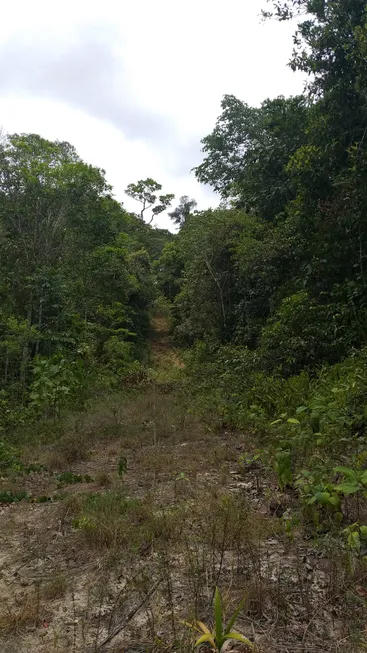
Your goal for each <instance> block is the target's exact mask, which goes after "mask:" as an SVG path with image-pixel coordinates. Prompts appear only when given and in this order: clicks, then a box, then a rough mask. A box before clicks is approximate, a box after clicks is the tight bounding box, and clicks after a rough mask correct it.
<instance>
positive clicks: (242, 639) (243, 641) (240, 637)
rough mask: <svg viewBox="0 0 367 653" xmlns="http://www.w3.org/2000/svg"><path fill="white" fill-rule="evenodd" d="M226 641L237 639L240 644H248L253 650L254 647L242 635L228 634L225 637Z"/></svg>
mask: <svg viewBox="0 0 367 653" xmlns="http://www.w3.org/2000/svg"><path fill="white" fill-rule="evenodd" d="M225 638H226V639H235V640H237V641H238V642H242V643H243V644H246V646H248V647H249V648H251V649H253V648H254V645H253V643H252V642H251V641H250V640H249V639H248V638H247V637H245V636H244V635H241V633H228V634H227V635H226V636H225Z"/></svg>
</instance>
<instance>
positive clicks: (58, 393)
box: [29, 355, 82, 418]
mask: <svg viewBox="0 0 367 653" xmlns="http://www.w3.org/2000/svg"><path fill="white" fill-rule="evenodd" d="M78 363H79V364H77V363H74V362H73V363H69V362H68V361H66V360H65V359H64V358H62V357H61V356H60V355H54V356H52V357H51V358H40V357H39V358H38V359H35V362H34V366H33V375H34V381H33V383H32V385H31V387H30V395H29V397H30V400H31V406H32V407H33V408H35V409H36V410H41V411H49V410H50V411H51V412H52V416H53V417H54V418H56V416H59V415H60V410H61V408H62V407H63V406H65V405H66V404H67V402H68V400H70V398H74V399H75V397H76V395H77V391H78V389H79V387H80V378H81V373H82V365H81V361H79V362H78Z"/></svg>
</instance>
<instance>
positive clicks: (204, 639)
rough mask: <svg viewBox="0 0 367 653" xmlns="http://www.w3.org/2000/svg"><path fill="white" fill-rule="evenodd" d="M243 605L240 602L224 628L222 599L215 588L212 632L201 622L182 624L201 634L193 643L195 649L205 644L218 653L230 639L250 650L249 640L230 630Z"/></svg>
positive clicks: (252, 646)
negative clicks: (213, 626)
mask: <svg viewBox="0 0 367 653" xmlns="http://www.w3.org/2000/svg"><path fill="white" fill-rule="evenodd" d="M243 603H244V601H243V600H242V601H241V603H240V604H239V606H238V608H237V609H236V610H235V612H234V614H233V616H232V618H231V619H230V620H229V622H228V624H227V626H225V624H224V623H223V611H222V599H221V596H220V592H219V589H218V587H216V589H215V596H214V620H215V628H214V630H213V631H211V630H210V629H209V628H208V627H207V626H206V625H205V624H203V622H202V621H195V622H194V623H192V624H189V623H186V622H184V623H185V625H186V626H189V628H193V629H194V630H196V631H198V632H199V633H202V634H201V635H200V637H199V639H198V640H197V641H196V642H195V647H197V646H200V645H201V644H204V643H207V644H209V645H210V646H211V648H212V650H213V651H216V653H220V651H221V650H222V648H223V646H224V644H225V642H226V641H228V640H230V639H234V640H237V641H238V642H242V643H243V644H246V646H248V647H249V648H250V649H251V650H252V649H253V648H254V645H253V644H252V642H250V640H249V639H248V638H247V637H245V636H244V635H241V633H237V632H234V631H233V630H232V628H233V627H234V625H235V623H236V620H237V618H238V615H239V613H240V611H241V609H242V607H243Z"/></svg>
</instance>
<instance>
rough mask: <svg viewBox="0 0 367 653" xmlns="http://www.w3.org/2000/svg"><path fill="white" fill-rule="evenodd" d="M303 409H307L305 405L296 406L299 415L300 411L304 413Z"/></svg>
mask: <svg viewBox="0 0 367 653" xmlns="http://www.w3.org/2000/svg"><path fill="white" fill-rule="evenodd" d="M305 410H308V408H307V406H298V408H296V413H297V415H299V414H300V413H304V412H305Z"/></svg>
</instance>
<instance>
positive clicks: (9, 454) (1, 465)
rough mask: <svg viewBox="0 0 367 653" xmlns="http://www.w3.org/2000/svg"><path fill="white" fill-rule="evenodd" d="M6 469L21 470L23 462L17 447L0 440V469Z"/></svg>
mask: <svg viewBox="0 0 367 653" xmlns="http://www.w3.org/2000/svg"><path fill="white" fill-rule="evenodd" d="M6 469H13V470H15V471H21V470H22V469H23V464H22V462H21V460H20V458H19V454H18V452H17V451H16V449H14V448H13V447H11V446H10V445H8V444H7V443H6V442H3V441H1V440H0V471H4V470H6Z"/></svg>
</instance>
